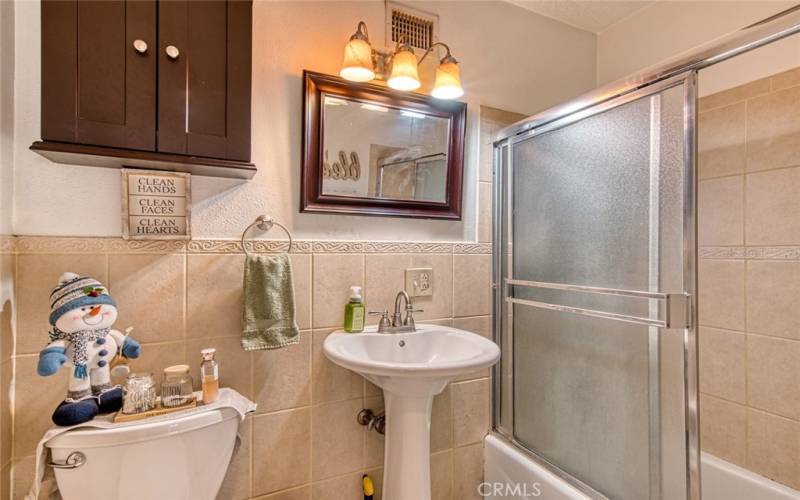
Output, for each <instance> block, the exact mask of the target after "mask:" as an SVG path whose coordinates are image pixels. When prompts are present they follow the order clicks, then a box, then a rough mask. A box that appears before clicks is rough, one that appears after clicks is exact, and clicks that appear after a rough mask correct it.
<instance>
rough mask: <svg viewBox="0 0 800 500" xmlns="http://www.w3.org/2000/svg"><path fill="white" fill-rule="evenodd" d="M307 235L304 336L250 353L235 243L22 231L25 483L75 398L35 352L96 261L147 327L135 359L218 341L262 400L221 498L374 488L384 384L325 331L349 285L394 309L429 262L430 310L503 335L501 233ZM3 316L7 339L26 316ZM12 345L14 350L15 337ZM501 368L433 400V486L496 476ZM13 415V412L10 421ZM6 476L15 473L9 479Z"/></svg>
mask: <svg viewBox="0 0 800 500" xmlns="http://www.w3.org/2000/svg"><path fill="white" fill-rule="evenodd" d="M267 247H268V248H272V247H271V246H269V245H267ZM297 247H298V251H297V252H295V253H293V254H292V256H291V258H292V264H293V269H294V277H295V295H296V303H297V308H296V309H297V322H298V324H299V326H300V328H301V330H302V331H301V334H300V343H299V344H297V345H293V346H291V347H288V348H285V349H280V350H275V351H257V352H245V351H243V350H242V349H241V348H240V346H239V335H240V331H241V330H240V317H241V301H242V263H243V259H244V257H243V255H242V254H241V253H240V252H239V251H238V249H237V248H236V245H233V244H232V243H231V242H227V241H219V242H214V241H211V242H209V241H204V242H190V243H189V244H188V245H183V244H180V243H177V244H176V243H167V242H145V243H141V242H140V243H136V242H124V241H122V240H118V239H82V238H32V237H20V238H18V239H17V243H16V253H15V254H14V255H9V258H10V260H11V261H12V263H13V265H12V266H9V267H10V268H11V269H15V271H16V275H17V280H16V293H17V297H18V304H17V317H16V328H17V338H16V341H17V351H16V356H15V357H14V361H15V362H16V388H15V389H16V400H15V401H14V409H15V414H16V418H15V420H14V429H13V433H14V439H13V450H12V449H11V446H10V445H7V444H6V443H9V442H10V440H9V439H5V436H4V437H3V439H2V442H3V449H4V450H5V451H4V454H3V455H2V456H3V457H4V458H5V460H6V462H5V464H6V468H8V464H9V463H10V464H12V465H13V487H14V491H13V498H21V497H22V496H23V495H24V493H25V492H26V491H27V488H28V486H29V484H30V476H31V470H32V464H33V460H32V454H33V453H34V448H35V445H36V443H37V441H38V439H39V437H40V436H41V435H42V433H43V432H44V431H45V429H47V428H48V427H49V425H50V414H51V413H52V410H53V408H54V407H55V406H56V405H57V404H58V403H59V402H60V401H61V400H62V398H63V397H64V392H65V388H66V378H65V375H66V373H65V371H62V372H60V373H59V374H58V375H57V376H54V377H51V378H48V379H45V378H41V377H39V376H37V374H36V362H37V353H38V351H39V350H40V349H41V348H42V347H43V346H44V345H45V343H46V340H47V332H48V323H47V317H48V314H49V310H48V303H47V297H48V294H49V290H50V288H51V287H52V286H54V285H55V284H56V281H57V279H58V277H59V276H60V275H61V273H63V272H65V271H73V272H78V273H88V274H91V275H93V276H95V277H96V278H98V279H99V280H100V281H101V282H104V283H106V284H107V285H108V287H109V289H110V291H111V294H112V296H113V297H114V298H115V299H116V300H117V302H118V304H119V308H120V315H119V320H118V322H117V325H116V326H117V327H118V328H125V327H127V326H128V325H133V326H135V328H136V329H135V330H134V332H133V335H134V336H135V337H136V338H138V339H140V340H141V341H142V342H143V352H144V355H143V358H142V359H141V360H136V361H134V362H133V369H134V370H150V371H153V372H156V373H158V372H159V371H160V370H161V369H162V368H163V367H164V366H167V365H170V364H176V363H188V364H190V365H192V366H193V368H194V370H195V371H196V370H197V365H198V361H199V351H200V349H201V348H202V347H206V346H215V347H217V349H218V352H219V359H220V365H221V377H222V383H223V384H224V385H227V386H231V387H234V388H235V389H237V390H238V391H240V392H241V393H243V394H245V395H246V396H248V397H250V398H251V399H253V400H254V401H256V402H257V403H258V411H257V413H256V414H255V415H254V416H252V417H250V418H248V419H247V420H246V421H245V423H244V424H243V425H242V435H243V437H244V445H243V446H242V447H241V449H240V451H239V453H238V455H237V456H236V457H235V458H234V460H233V463H232V465H231V467H230V470H229V473H228V477H227V478H226V480H225V484H224V486H223V491H222V493H221V494H220V497H219V498H221V499H226V500H236V499H247V498H263V499H271V500H276V499H303V500H308V499H311V498H313V499H322V500H337V499H353V498H361V497H360V493H359V492H360V478H361V474H362V473H363V472H369V473H370V474H372V475H373V477H374V479H375V480H376V482H377V483H378V484H380V476H381V473H382V470H381V467H382V464H383V437H382V436H380V435H378V434H375V433H368V432H366V430H365V428H364V427H361V426H359V425H358V424H357V423H356V418H355V417H356V414H357V413H358V411H359V410H360V409H361V408H364V407H370V408H373V409H376V410H377V409H380V408H382V405H383V402H382V396H381V393H380V390H379V389H378V388H377V387H375V386H373V385H372V384H370V383H367V382H366V381H365V380H364V379H363V378H361V377H360V376H359V375H357V374H355V373H353V372H351V371H348V370H345V369H343V368H340V367H338V366H336V365H334V364H332V363H331V362H329V361H328V360H327V358H326V357H325V355H324V354H323V352H322V343H323V341H324V339H325V337H326V336H327V335H328V334H329V333H330V332H332V331H333V330H334V329H336V328H337V327H339V326H340V325H341V323H342V315H343V306H344V303H345V301H346V299H347V291H348V287H349V286H350V285H361V286H363V287H364V294H365V300H366V302H367V306H368V307H369V308H370V309H376V308H378V309H380V308H390V307H393V303H394V296H395V294H396V292H397V291H398V290H400V289H402V288H403V286H404V270H405V269H406V268H407V267H420V266H430V267H432V268H433V269H434V296H433V297H432V298H419V299H418V300H417V301H416V305H417V306H419V307H421V308H423V309H425V313H424V314H421V315H420V317H421V318H424V319H425V320H426V321H435V322H437V323H441V324H446V325H450V324H455V325H456V326H459V327H462V328H466V329H470V330H473V331H477V332H478V333H480V334H482V335H489V325H490V321H489V313H490V300H489V294H490V290H489V279H490V278H489V276H490V252H491V248H490V246H489V245H488V244H448V243H434V244H415V243H402V244H391V243H389V244H371V243H362V242H350V243H348V242H299V244H298V245H297ZM276 248H277V246H276ZM2 319H3V322H2V323H0V328H2V329H3V330H2V334H3V339H4V340H5V339H7V338H9V336H8V335H6V328H7V323H8V322H10V321H11V320H12V318H8V317H6V316H5V313H4V315H3V317H2ZM0 352H1V353H3V354H2V355H3V356H5V355H6V354H5V353H6V352H8V351H7V348H6V347H5V346H2V351H0ZM9 356H10V355H9ZM3 366H4V367H6V366H11V365H10V362H6V363H4V364H3ZM195 373H196V372H195ZM487 377H488V371H485V370H484V371H481V372H477V373H473V374H471V375H468V376H465V377H463V378H462V379H460V380H458V381H455V382H454V383H452V384H451V385H450V386H449V387H448V388H447V389H446V390H445V391H444V392H443V393H442V394H441V395H439V396H438V397H437V398H436V400H435V404H434V410H433V417H432V436H431V444H432V450H431V451H432V468H433V477H434V481H433V487H434V498H437V499H459V500H461V499H467V498H472V497H473V496H474V492H475V491H476V488H477V483H478V482H479V481H480V480H481V477H482V453H481V449H482V446H481V440H482V438H483V436H484V434H485V433H486V431H487V429H488V427H489V425H490V411H489V398H490V396H489V380H488V378H487ZM0 380H5V379H3V378H2V375H0ZM4 394H7V392H6V391H4ZM3 406H4V408H5V407H7V405H6V404H4V405H3ZM8 422H9V421H8V420H7V419H6V418H5V416H4V415H0V427H3V426H8ZM4 428H5V427H4ZM8 428H9V429H10V426H8ZM8 432H9V433H10V430H9V431H8ZM6 448H8V449H7V450H6ZM12 453H13V459H12ZM9 460H10V462H9ZM455 471H457V472H455ZM0 484H3V485H6V486H5V487H6V488H8V482H7V481H5V482H3V483H0ZM3 498H7V496H4V497H3ZM378 498H379V495H378Z"/></svg>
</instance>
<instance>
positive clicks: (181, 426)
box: [47, 408, 239, 500]
mask: <svg viewBox="0 0 800 500" xmlns="http://www.w3.org/2000/svg"><path fill="white" fill-rule="evenodd" d="M238 425H239V413H238V412H236V411H235V410H234V409H232V408H221V409H214V410H209V411H206V412H200V413H193V414H190V415H186V416H183V417H175V418H171V419H166V420H159V421H156V422H147V421H142V423H140V424H135V425H129V426H124V427H119V428H114V429H99V428H82V429H76V430H73V431H68V432H65V433H64V434H61V435H58V436H56V437H54V438H53V439H51V440H50V441H48V442H47V447H48V448H50V453H51V459H52V462H54V463H56V464H63V463H67V462H70V463H73V464H74V463H75V460H76V458H77V461H78V462H81V461H82V464H81V465H78V466H74V465H73V466H72V467H71V468H55V476H56V481H57V483H58V489H59V491H60V493H61V496H62V498H63V499H64V500H182V499H187V500H190V499H191V500H206V499H207V500H213V499H214V498H215V497H216V496H217V492H218V491H219V488H220V486H221V485H222V481H223V479H224V478H225V472H226V471H227V469H228V464H229V463H230V460H231V455H232V453H233V449H234V446H235V444H236V432H237V429H238ZM76 452H79V453H80V454H82V455H83V457H81V456H80V455H73V457H72V459H70V460H68V457H69V456H70V455H71V454H74V453H76ZM81 459H82V460H81Z"/></svg>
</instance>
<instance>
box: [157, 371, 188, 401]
mask: <svg viewBox="0 0 800 500" xmlns="http://www.w3.org/2000/svg"><path fill="white" fill-rule="evenodd" d="M192 402H194V391H193V389H192V376H191V375H189V365H175V366H169V367H167V368H164V380H163V381H162V382H161V406H163V407H164V408H174V407H176V406H183V405H187V404H190V403H192Z"/></svg>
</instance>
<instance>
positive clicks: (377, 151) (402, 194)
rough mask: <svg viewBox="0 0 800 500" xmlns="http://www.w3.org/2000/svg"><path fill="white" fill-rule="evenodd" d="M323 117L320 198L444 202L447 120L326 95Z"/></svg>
mask: <svg viewBox="0 0 800 500" xmlns="http://www.w3.org/2000/svg"><path fill="white" fill-rule="evenodd" d="M322 113H323V115H322V116H323V118H322V119H323V127H322V129H323V134H322V135H323V137H322V145H321V146H322V148H321V149H322V155H323V164H322V177H323V178H322V193H323V194H325V195H334V196H351V197H358V198H384V199H394V200H417V201H427V202H442V203H444V202H446V201H447V163H448V162H447V152H448V146H449V144H448V140H449V136H450V119H449V118H444V117H441V116H435V115H432V114H426V113H422V112H419V111H416V110H410V109H402V108H394V107H388V106H385V105H383V104H378V103H375V102H368V101H360V100H354V99H352V100H351V99H346V98H342V97H339V96H336V97H334V96H330V95H325V96H324V98H323V110H322Z"/></svg>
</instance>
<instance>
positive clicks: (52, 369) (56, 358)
mask: <svg viewBox="0 0 800 500" xmlns="http://www.w3.org/2000/svg"><path fill="white" fill-rule="evenodd" d="M66 352H67V349H66V348H64V347H59V346H52V347H48V348H47V349H44V350H43V351H42V352H40V353H39V364H38V365H37V366H36V372H37V373H38V374H39V375H40V376H42V377H48V376H50V375H53V374H54V373H56V372H57V371H58V369H59V368H61V365H63V364H64V363H66V361H67V356H66V354H65V353H66Z"/></svg>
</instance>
